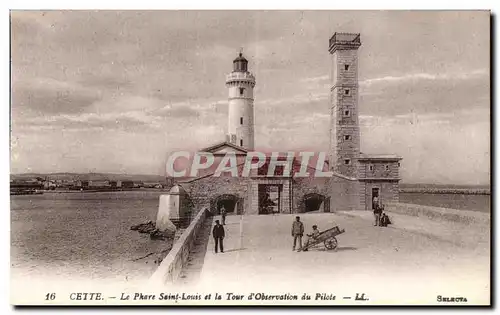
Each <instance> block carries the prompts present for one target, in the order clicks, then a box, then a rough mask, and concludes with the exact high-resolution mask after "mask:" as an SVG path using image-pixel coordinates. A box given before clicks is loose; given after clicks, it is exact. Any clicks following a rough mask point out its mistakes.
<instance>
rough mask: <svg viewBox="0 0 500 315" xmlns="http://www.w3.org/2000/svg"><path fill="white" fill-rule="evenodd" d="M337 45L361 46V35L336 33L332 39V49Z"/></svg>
mask: <svg viewBox="0 0 500 315" xmlns="http://www.w3.org/2000/svg"><path fill="white" fill-rule="evenodd" d="M335 44H356V45H360V44H361V34H359V33H335V34H333V36H332V37H331V38H330V47H332V46H333V45H335Z"/></svg>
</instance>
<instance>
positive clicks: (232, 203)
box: [210, 194, 243, 215]
mask: <svg viewBox="0 0 500 315" xmlns="http://www.w3.org/2000/svg"><path fill="white" fill-rule="evenodd" d="M210 206H211V210H212V213H213V214H215V215H219V214H220V209H221V208H222V207H224V208H225V209H226V212H227V214H238V213H239V212H240V211H239V208H240V207H241V206H243V203H242V201H240V198H238V196H236V195H231V194H223V195H219V196H217V197H215V198H214V199H212V201H211V203H210Z"/></svg>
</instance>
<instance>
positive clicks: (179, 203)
mask: <svg viewBox="0 0 500 315" xmlns="http://www.w3.org/2000/svg"><path fill="white" fill-rule="evenodd" d="M185 200H186V191H185V190H184V188H182V187H181V186H179V185H175V186H174V187H172V189H170V191H169V193H168V194H166V195H161V196H160V204H159V206H158V215H157V217H156V228H157V229H159V230H162V231H165V230H169V231H175V230H176V229H177V227H176V226H178V225H179V224H180V223H182V222H184V221H186V219H187V218H188V213H187V210H188V209H187V205H186V204H185Z"/></svg>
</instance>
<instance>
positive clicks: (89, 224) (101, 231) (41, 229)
mask: <svg viewBox="0 0 500 315" xmlns="http://www.w3.org/2000/svg"><path fill="white" fill-rule="evenodd" d="M161 193H162V192H160V191H123V192H88V193H87V192H85V193H82V192H68V193H52V192H49V193H44V194H42V195H20V196H11V211H10V214H11V276H14V277H16V278H17V279H29V278H31V277H39V276H41V275H43V276H48V277H55V278H57V277H59V278H67V277H68V276H73V277H74V278H77V279H88V280H92V279H99V280H106V279H109V280H113V281H115V282H116V281H125V282H127V281H130V282H134V281H142V280H144V279H147V278H148V277H149V276H150V275H151V274H152V273H153V272H154V270H155V269H156V268H157V265H155V264H154V263H153V262H152V261H151V259H139V258H141V257H143V256H145V255H147V254H149V253H151V252H158V251H161V250H162V249H165V248H166V247H167V248H168V246H166V244H165V241H161V240H151V239H150V237H149V235H148V234H141V233H138V232H137V231H132V230H130V227H131V226H132V225H136V224H139V223H145V222H147V221H149V220H151V221H153V222H154V221H155V220H156V214H157V211H158V200H159V196H160V194H161ZM137 259H139V260H137ZM27 277H29V278H27Z"/></svg>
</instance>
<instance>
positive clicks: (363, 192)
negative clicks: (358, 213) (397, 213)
mask: <svg viewBox="0 0 500 315" xmlns="http://www.w3.org/2000/svg"><path fill="white" fill-rule="evenodd" d="M373 188H378V189H379V199H380V201H381V202H382V203H383V204H386V203H393V202H398V201H399V182H398V181H362V182H360V206H361V209H365V210H372V199H373V197H372V189H373Z"/></svg>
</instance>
